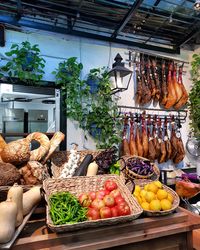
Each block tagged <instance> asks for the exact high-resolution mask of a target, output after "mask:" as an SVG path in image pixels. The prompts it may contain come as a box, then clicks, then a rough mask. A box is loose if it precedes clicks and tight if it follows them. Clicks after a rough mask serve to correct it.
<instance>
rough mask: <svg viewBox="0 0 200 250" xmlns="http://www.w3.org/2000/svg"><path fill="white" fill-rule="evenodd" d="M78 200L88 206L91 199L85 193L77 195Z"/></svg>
mask: <svg viewBox="0 0 200 250" xmlns="http://www.w3.org/2000/svg"><path fill="white" fill-rule="evenodd" d="M79 202H80V204H81V205H82V206H83V207H89V206H90V204H91V202H92V200H91V199H90V197H89V196H88V195H87V194H84V193H83V194H81V195H80V196H79Z"/></svg>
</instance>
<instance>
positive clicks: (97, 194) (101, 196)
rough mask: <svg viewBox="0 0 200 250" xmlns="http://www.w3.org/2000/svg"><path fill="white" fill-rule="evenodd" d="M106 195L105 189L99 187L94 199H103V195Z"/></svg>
mask: <svg viewBox="0 0 200 250" xmlns="http://www.w3.org/2000/svg"><path fill="white" fill-rule="evenodd" d="M105 195H106V191H105V190H103V189H101V190H99V191H97V192H96V199H100V200H103V197H104V196H105Z"/></svg>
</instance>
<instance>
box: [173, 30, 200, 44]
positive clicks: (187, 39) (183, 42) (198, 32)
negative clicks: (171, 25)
mask: <svg viewBox="0 0 200 250" xmlns="http://www.w3.org/2000/svg"><path fill="white" fill-rule="evenodd" d="M198 35H200V27H199V28H196V29H195V30H193V31H192V32H190V33H189V34H188V35H187V36H186V37H185V38H184V39H183V40H181V41H180V42H179V43H177V47H180V46H182V45H184V44H186V43H187V42H189V41H190V40H191V39H192V38H195V37H197V36H198Z"/></svg>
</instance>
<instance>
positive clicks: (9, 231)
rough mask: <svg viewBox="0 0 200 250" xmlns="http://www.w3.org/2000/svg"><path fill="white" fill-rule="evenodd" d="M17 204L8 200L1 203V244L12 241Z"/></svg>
mask: <svg viewBox="0 0 200 250" xmlns="http://www.w3.org/2000/svg"><path fill="white" fill-rule="evenodd" d="M16 218H17V204H16V203H15V202H14V201H12V200H10V199H8V200H6V201H3V202H1V203H0V243H7V242H8V241H10V240H11V239H12V237H13V235H14V232H15V224H16Z"/></svg>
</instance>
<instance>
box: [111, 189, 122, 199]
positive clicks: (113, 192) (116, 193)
mask: <svg viewBox="0 0 200 250" xmlns="http://www.w3.org/2000/svg"><path fill="white" fill-rule="evenodd" d="M110 195H112V197H114V198H116V197H117V196H121V193H120V191H119V189H115V190H113V191H111V192H110ZM121 197H122V196H121Z"/></svg>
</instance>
